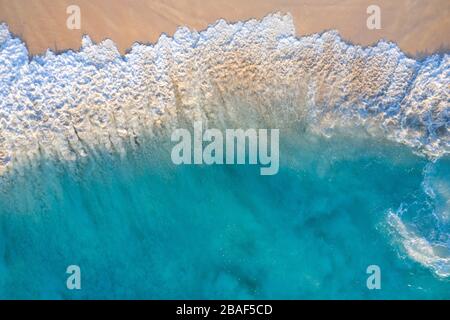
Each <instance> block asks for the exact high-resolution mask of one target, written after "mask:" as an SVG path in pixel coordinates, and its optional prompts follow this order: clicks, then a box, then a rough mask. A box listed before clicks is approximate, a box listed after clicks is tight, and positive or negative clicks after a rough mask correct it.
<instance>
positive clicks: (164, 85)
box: [0, 14, 450, 168]
mask: <svg viewBox="0 0 450 320" xmlns="http://www.w3.org/2000/svg"><path fill="white" fill-rule="evenodd" d="M449 70H450V59H449V55H448V54H444V55H434V56H431V57H428V58H427V59H425V60H423V61H416V60H414V59H410V58H408V57H407V56H406V55H405V54H403V53H402V52H401V51H400V50H399V48H398V47H397V46H396V45H395V44H392V43H388V42H383V41H382V42H379V43H378V44H377V45H376V46H373V47H368V48H364V47H360V46H355V45H351V44H348V43H346V42H344V41H343V40H342V39H341V38H340V37H339V35H338V33H337V32H336V31H329V32H325V33H322V34H315V35H312V36H307V37H300V38H298V37H296V36H295V29H294V24H293V21H292V17H291V16H290V15H281V14H272V15H269V16H267V17H266V18H264V19H263V20H261V21H256V20H250V21H247V22H238V23H235V24H228V23H227V22H225V21H223V20H221V21H218V22H217V23H216V24H215V25H212V26H210V27H209V28H208V29H207V30H205V31H202V32H195V31H190V30H189V29H187V28H180V29H179V30H178V31H177V32H176V33H175V35H174V36H173V38H169V37H168V36H166V35H162V36H161V38H160V39H159V41H158V42H157V43H156V44H155V45H143V44H135V45H133V47H132V49H131V50H130V52H129V53H127V54H126V55H125V56H121V55H120V54H119V52H118V50H117V48H116V46H115V45H114V43H113V42H112V41H111V40H106V41H103V42H101V43H100V44H94V43H92V41H91V40H90V39H89V38H88V37H84V38H83V43H82V48H81V49H80V51H79V52H73V51H67V52H64V53H61V54H55V53H53V52H51V51H47V53H46V54H45V55H43V56H36V57H33V58H32V59H29V56H28V51H27V49H26V46H25V44H24V43H23V42H22V41H21V40H20V39H18V38H15V37H13V36H12V35H11V34H10V33H9V31H8V29H7V26H6V25H1V26H0V119H1V120H0V164H1V165H0V167H1V166H3V167H4V168H5V167H6V166H8V165H10V164H12V163H16V162H18V163H21V162H23V161H28V160H32V159H34V158H35V157H36V156H37V155H42V154H43V153H44V154H49V155H52V156H56V157H58V158H60V159H64V160H75V159H77V158H79V157H84V156H86V155H88V154H89V150H92V149H93V148H95V147H102V148H107V149H112V150H116V151H119V152H124V150H125V148H124V144H126V143H134V141H136V139H139V138H141V137H143V136H144V135H146V134H149V133H150V134H152V133H155V131H157V130H159V129H160V128H162V127H166V128H167V127H173V126H176V123H177V121H180V120H181V119H186V118H188V119H196V118H202V119H203V120H206V121H208V120H209V121H218V122H222V123H223V122H226V123H229V122H236V123H241V124H242V121H249V122H251V121H256V120H254V119H258V121H264V122H265V123H269V124H270V123H275V122H276V123H277V125H280V123H282V122H285V121H289V122H292V121H296V120H299V121H303V122H306V123H308V126H310V127H311V128H312V129H313V130H316V131H318V132H321V133H325V134H328V133H329V132H330V130H332V129H333V128H335V127H337V126H349V127H352V126H363V127H365V128H366V129H367V130H368V131H369V132H370V133H372V134H381V135H382V136H386V137H388V138H390V139H393V140H395V141H398V142H401V143H404V144H407V145H409V146H411V147H412V148H414V149H415V150H417V151H419V152H422V153H423V154H426V155H428V156H431V157H439V156H441V155H443V154H447V153H449V150H450V148H449V147H450V140H449V134H448V125H449V119H450V113H449V87H448V86H449V78H450V77H449Z"/></svg>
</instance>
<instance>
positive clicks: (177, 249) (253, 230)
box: [0, 131, 450, 299]
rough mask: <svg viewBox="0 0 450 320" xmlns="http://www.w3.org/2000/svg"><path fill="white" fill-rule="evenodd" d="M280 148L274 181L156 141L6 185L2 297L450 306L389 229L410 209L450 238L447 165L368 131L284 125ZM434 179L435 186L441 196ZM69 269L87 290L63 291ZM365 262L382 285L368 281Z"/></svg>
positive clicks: (1, 208)
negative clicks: (181, 162)
mask: <svg viewBox="0 0 450 320" xmlns="http://www.w3.org/2000/svg"><path fill="white" fill-rule="evenodd" d="M294 141H295V142H294ZM280 142H281V145H280V171H279V173H278V175H275V176H260V175H259V167H257V166H175V165H173V164H172V163H171V161H170V150H169V147H168V146H167V145H164V147H163V146H162V145H160V144H156V143H155V144H150V143H148V144H141V146H140V147H138V148H135V149H134V150H129V152H128V153H127V155H126V156H125V157H124V158H119V157H118V156H116V155H111V154H102V153H97V154H96V156H95V157H91V158H89V160H88V159H85V160H84V161H81V162H77V163H71V164H68V163H61V162H54V161H51V160H49V159H42V160H41V161H40V162H38V163H35V165H34V166H33V167H32V168H30V167H29V168H25V169H24V170H23V172H22V173H15V174H14V175H13V176H11V177H9V178H4V180H3V181H2V182H1V189H0V190H1V193H0V298H8V299H15V298H51V299H78V298H106V299H112V298H125V299H128V298H139V299H142V298H166V299H167V298H170V299H172V298H180V299H197V298H199V299H211V298H250V299H253V298H258V299H259V298H262V299H265V298H274V299H281V298H287V299H314V298H319V299H329V298H337V299H349V298H356V299H378V298H388V299H391V298H400V299H410V298H426V299H428V298H438V299H441V298H447V299H448V298H450V281H449V279H448V278H445V277H440V276H438V275H436V273H435V272H434V271H433V269H432V268H430V267H427V266H425V265H423V264H421V263H419V262H417V261H415V260H414V259H412V258H411V257H410V256H409V255H408V254H407V251H406V250H405V248H404V246H402V244H401V241H399V240H401V239H400V237H399V235H398V234H397V233H396V232H395V230H393V228H392V225H391V224H390V223H389V214H390V213H392V212H398V211H399V208H401V210H400V211H402V212H403V213H402V216H401V218H402V221H404V223H405V224H408V225H409V226H410V227H411V228H413V230H414V231H415V232H416V234H420V235H421V236H422V237H424V238H426V239H428V240H429V241H438V240H439V241H441V243H444V244H445V241H447V244H448V232H449V230H450V229H449V225H448V222H446V221H448V220H447V219H446V217H445V216H438V215H437V213H439V212H440V213H442V214H444V213H445V212H446V210H447V207H445V205H446V201H447V200H446V198H445V197H444V198H442V197H443V195H444V196H445V192H446V191H445V190H450V188H449V189H445V188H448V185H445V183H448V181H450V159H449V158H442V159H440V160H439V161H438V162H437V163H435V164H430V163H429V162H428V161H427V160H426V159H425V158H423V157H420V156H417V155H414V154H413V153H412V152H411V151H410V149H408V148H406V147H404V146H401V145H398V144H393V143H390V142H387V141H384V140H375V139H374V138H365V137H363V136H362V135H360V137H359V138H355V137H354V136H351V135H336V136H334V137H332V138H324V137H319V136H317V135H314V134H309V133H302V132H298V133H289V134H288V135H287V134H286V133H283V131H281V141H280ZM430 168H431V169H430ZM424 172H427V173H428V175H429V176H430V177H431V178H429V180H430V181H432V182H430V183H434V186H436V185H437V184H436V183H435V181H434V180H433V179H434V178H436V179H437V178H439V181H440V184H439V186H440V187H439V188H437V187H436V188H435V190H437V191H435V193H436V195H435V197H434V198H433V199H430V196H429V195H428V194H427V193H426V192H425V191H424V189H425V188H424V185H425V184H424ZM439 190H440V192H438V191H439ZM442 190H444V191H442ZM440 197H441V198H440ZM447 199H448V198H447ZM431 200H433V201H431ZM447 248H448V247H447ZM443 249H444V250H445V246H443ZM72 264H75V265H79V266H80V268H81V284H82V289H81V290H74V291H70V290H68V289H67V288H66V279H67V277H68V275H67V274H66V273H65V271H66V268H67V266H68V265H72ZM369 265H378V266H380V268H381V275H382V278H381V281H382V282H381V283H382V288H381V290H372V291H371V290H368V289H367V287H366V279H367V277H368V275H367V274H366V268H367V266H369ZM443 267H444V268H445V267H446V266H443ZM447 267H448V266H447Z"/></svg>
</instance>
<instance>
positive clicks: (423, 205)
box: [387, 160, 450, 278]
mask: <svg viewBox="0 0 450 320" xmlns="http://www.w3.org/2000/svg"><path fill="white" fill-rule="evenodd" d="M446 161H447V163H446V164H440V163H439V162H438V163H435V162H429V163H428V164H427V165H426V166H425V168H424V170H423V181H422V186H421V187H422V188H421V190H420V193H419V194H415V195H413V196H412V198H411V199H410V200H409V201H406V202H404V203H402V205H401V206H400V208H398V209H397V210H392V209H391V210H389V212H388V214H387V223H388V225H389V227H390V230H391V231H392V232H393V239H394V241H396V242H399V243H400V247H401V248H403V251H404V252H406V253H407V255H408V257H409V258H411V259H413V260H414V261H416V262H418V263H420V264H421V265H423V266H425V267H427V268H429V269H431V270H433V272H434V273H435V274H436V275H437V276H439V277H445V278H446V277H450V216H449V212H450V183H449V177H450V171H449V170H450V166H449V165H448V164H449V163H448V160H446Z"/></svg>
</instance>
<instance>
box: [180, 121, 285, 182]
mask: <svg viewBox="0 0 450 320" xmlns="http://www.w3.org/2000/svg"><path fill="white" fill-rule="evenodd" d="M269 132H270V136H269ZM224 136H225V137H224ZM269 139H270V140H269ZM279 139H280V131H279V129H258V130H257V129H251V128H250V129H247V130H244V129H226V130H225V134H223V132H222V131H221V130H219V129H206V130H203V123H202V122H201V121H196V122H194V125H193V135H192V134H191V131H190V130H188V129H176V130H174V131H173V132H172V135H171V141H172V142H175V143H177V144H176V145H175V146H174V147H173V148H172V153H171V158H172V162H173V163H174V164H176V165H183V164H184V165H192V164H194V165H202V164H206V165H213V164H218V165H223V164H226V165H234V164H238V165H242V164H247V162H248V164H250V165H260V166H261V168H260V174H261V175H263V176H271V175H275V174H277V173H278V170H279V167H280V165H279V163H280V151H279V149H280V148H279ZM224 145H225V150H224ZM269 149H270V151H269ZM247 151H248V152H247ZM224 155H225V156H224Z"/></svg>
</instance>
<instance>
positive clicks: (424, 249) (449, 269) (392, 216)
mask: <svg viewBox="0 0 450 320" xmlns="http://www.w3.org/2000/svg"><path fill="white" fill-rule="evenodd" d="M388 222H389V224H390V225H391V226H392V227H393V228H394V230H395V231H396V233H397V234H398V236H399V239H400V241H401V244H402V246H403V247H404V249H405V251H406V253H407V254H408V256H409V257H410V258H411V259H413V260H415V261H417V262H418V263H420V264H422V265H423V266H425V267H427V268H430V269H431V270H433V271H434V273H435V274H436V275H438V276H440V277H450V253H449V251H448V248H446V247H445V246H444V245H441V244H438V243H431V242H429V241H428V240H426V239H425V238H423V237H420V236H418V235H417V234H415V233H414V232H413V231H412V230H410V229H409V228H408V227H407V226H406V225H405V224H404V223H403V222H402V220H401V218H400V217H399V215H398V214H397V213H394V212H390V213H389V214H388Z"/></svg>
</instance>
